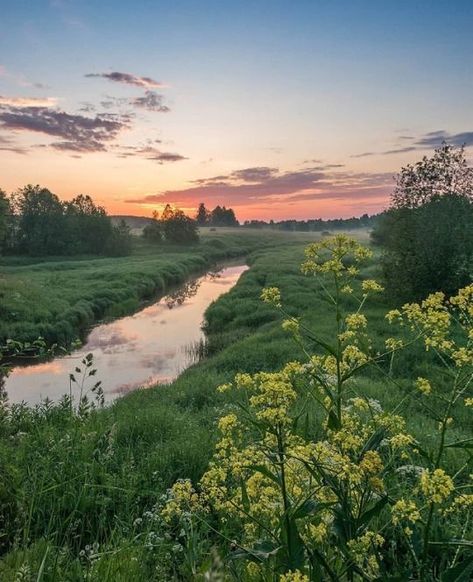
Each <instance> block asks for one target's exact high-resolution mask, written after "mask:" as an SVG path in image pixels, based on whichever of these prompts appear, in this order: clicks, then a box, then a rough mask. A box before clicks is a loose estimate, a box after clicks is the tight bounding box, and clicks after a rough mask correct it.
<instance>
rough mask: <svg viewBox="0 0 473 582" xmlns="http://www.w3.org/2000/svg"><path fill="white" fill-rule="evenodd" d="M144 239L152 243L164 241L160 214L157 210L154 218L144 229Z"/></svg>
mask: <svg viewBox="0 0 473 582" xmlns="http://www.w3.org/2000/svg"><path fill="white" fill-rule="evenodd" d="M143 238H145V239H147V240H149V241H152V242H161V241H162V240H163V227H162V224H161V222H160V221H159V213H158V212H157V211H156V210H155V211H154V212H153V218H152V220H151V222H150V223H149V224H147V225H146V226H145V227H144V229H143Z"/></svg>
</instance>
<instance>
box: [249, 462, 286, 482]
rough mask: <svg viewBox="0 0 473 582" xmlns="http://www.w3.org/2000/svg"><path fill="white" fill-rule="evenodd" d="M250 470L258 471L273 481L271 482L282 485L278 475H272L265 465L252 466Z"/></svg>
mask: <svg viewBox="0 0 473 582" xmlns="http://www.w3.org/2000/svg"><path fill="white" fill-rule="evenodd" d="M249 469H253V470H254V471H258V473H261V474H262V475H264V476H265V477H268V479H271V481H274V483H276V484H277V485H280V484H281V482H280V480H279V477H277V475H275V474H274V473H272V472H271V471H270V470H269V469H268V467H265V466H264V465H250V467H249Z"/></svg>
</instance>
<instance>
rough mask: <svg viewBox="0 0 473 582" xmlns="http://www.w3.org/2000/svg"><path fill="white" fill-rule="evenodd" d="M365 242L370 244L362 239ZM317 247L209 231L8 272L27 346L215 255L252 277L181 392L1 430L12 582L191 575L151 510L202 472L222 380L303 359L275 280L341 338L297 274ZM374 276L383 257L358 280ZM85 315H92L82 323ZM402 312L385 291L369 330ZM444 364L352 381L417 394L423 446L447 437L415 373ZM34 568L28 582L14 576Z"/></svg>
mask: <svg viewBox="0 0 473 582" xmlns="http://www.w3.org/2000/svg"><path fill="white" fill-rule="evenodd" d="M357 236H359V237H360V238H361V239H364V240H366V238H367V234H366V233H364V232H361V233H358V234H357ZM313 238H314V237H313V236H310V235H303V234H281V233H274V232H250V231H244V232H238V233H234V232H233V231H231V232H222V231H218V232H206V233H204V234H203V241H202V243H201V244H200V245H199V246H198V247H195V248H192V249H186V250H185V251H182V250H179V249H176V248H172V249H166V251H165V252H164V251H159V252H156V251H155V249H153V248H151V247H148V246H145V245H142V244H140V245H137V246H136V248H135V251H134V254H133V255H132V256H131V257H128V258H124V259H94V260H90V259H84V260H83V261H81V260H77V261H76V260H75V261H68V262H63V261H60V260H58V261H48V262H44V263H35V264H12V261H10V262H9V263H8V264H7V266H5V265H4V273H5V275H4V278H3V280H2V292H3V294H4V296H9V295H10V294H11V291H12V290H15V291H16V293H17V297H16V299H13V300H11V299H8V301H7V304H6V305H5V306H4V307H2V309H4V310H5V313H7V315H8V314H11V313H13V312H14V313H15V314H17V315H16V316H15V317H16V318H17V319H16V320H15V319H13V317H12V316H11V315H10V316H9V318H8V317H7V320H6V321H7V323H6V324H5V323H2V325H3V328H2V331H1V334H2V336H3V337H6V335H8V334H13V333H18V334H20V336H23V337H30V338H31V337H32V336H33V335H34V334H35V333H37V332H38V331H39V330H42V329H43V327H42V326H43V325H52V321H54V319H55V318H56V317H57V314H59V313H64V312H65V313H66V316H63V317H62V319H61V323H60V326H59V327H60V328H61V332H60V333H56V334H55V333H54V332H53V331H51V339H61V337H63V336H62V335H61V334H64V338H70V337H72V336H73V334H74V333H76V332H77V331H79V330H80V329H81V327H82V326H84V325H88V324H90V323H91V322H92V321H93V320H95V319H96V318H98V317H101V316H103V315H104V314H109V315H118V314H120V313H123V312H125V311H129V310H133V309H135V308H136V307H137V306H138V303H139V301H140V300H141V299H143V298H146V297H149V296H150V295H152V294H153V293H156V292H159V291H163V290H165V289H166V287H167V286H168V285H170V284H172V283H176V282H178V281H181V280H183V279H184V278H185V277H186V276H187V275H188V274H189V273H190V272H194V271H199V270H202V269H205V268H206V267H207V266H208V265H209V264H210V263H211V262H215V261H219V260H222V259H224V258H227V257H232V256H233V257H234V256H242V255H245V256H247V257H248V259H247V260H248V264H249V265H250V267H251V268H250V270H249V271H247V272H246V273H245V274H244V275H243V276H242V277H241V279H240V281H239V282H238V284H237V285H236V286H235V287H234V288H233V289H232V290H231V292H230V293H228V294H226V295H224V296H222V297H221V298H220V299H219V300H218V301H217V302H215V303H214V304H213V305H212V306H211V307H210V309H209V310H208V312H207V315H206V318H207V324H206V331H207V336H208V344H207V348H206V349H207V353H208V354H207V357H206V358H205V359H203V360H202V361H201V362H200V363H198V364H196V365H194V366H193V367H191V368H189V369H188V370H187V371H185V372H184V373H183V374H182V375H181V376H180V377H179V378H178V379H177V380H176V381H175V382H174V383H173V384H171V385H170V386H168V387H165V388H163V387H161V388H155V389H148V390H140V391H137V392H135V393H132V394H130V395H129V396H126V397H124V398H122V399H120V400H119V401H117V402H116V403H115V404H114V405H113V406H111V407H110V408H107V409H104V410H97V411H90V412H89V413H88V414H85V415H83V416H82V417H77V416H71V415H70V413H69V408H68V407H67V405H65V406H62V407H61V406H59V407H50V406H45V407H39V408H37V409H35V410H28V409H26V408H18V409H16V410H15V413H14V414H13V416H12V418H11V419H10V420H9V421H8V422H3V423H2V424H0V427H1V430H2V432H3V434H2V440H1V470H2V481H1V485H0V511H1V513H2V518H3V522H4V523H5V527H4V528H3V529H4V531H3V535H2V537H1V538H0V546H1V547H2V548H3V552H5V555H4V557H3V558H2V560H1V561H0V579H2V580H3V579H4V580H15V579H25V580H29V579H34V580H36V579H38V580H39V579H41V580H48V581H49V580H94V581H95V580H97V581H98V580H114V581H115V580H117V581H127V582H129V581H130V582H133V581H137V582H138V581H142V580H166V579H176V580H177V579H194V578H193V576H192V575H191V574H189V572H192V569H191V568H190V566H188V564H184V565H182V561H181V565H180V566H176V564H178V563H179V562H180V560H178V559H177V558H176V555H175V553H173V551H179V550H175V549H174V550H173V547H171V546H172V544H169V543H167V544H166V543H161V544H159V543H158V542H156V543H155V544H151V545H150V543H149V539H150V538H149V531H147V535H146V536H145V535H144V534H143V533H142V530H140V524H141V521H142V519H143V514H144V513H145V512H146V511H148V512H152V511H153V507H154V506H155V504H156V503H157V502H158V501H159V499H160V497H161V496H162V494H163V493H165V492H166V490H167V489H168V488H169V487H170V486H171V485H172V484H173V483H174V482H175V480H176V479H182V478H190V479H192V480H193V482H197V481H198V480H199V478H200V477H201V476H202V474H203V472H204V471H205V469H206V467H207V465H208V462H209V459H210V457H211V455H212V452H213V447H214V445H215V442H216V439H217V435H216V421H217V419H218V417H219V416H220V415H221V413H222V410H224V409H225V408H226V407H228V406H232V403H233V402H234V398H235V397H234V396H233V395H232V394H231V393H230V394H228V393H224V394H222V393H219V392H217V391H216V388H217V386H218V385H220V384H223V383H226V382H229V381H231V380H232V379H233V377H234V375H235V374H236V373H237V372H240V373H241V372H248V373H255V372H258V371H261V370H275V369H278V368H280V367H281V366H282V365H283V364H284V363H285V362H289V361H292V360H296V359H301V358H303V357H304V356H303V354H301V352H300V348H299V346H298V345H297V343H296V342H295V341H294V340H293V338H292V337H291V336H290V335H289V334H288V333H286V332H285V331H284V330H282V329H281V318H280V316H279V314H278V312H277V311H276V310H275V309H274V308H273V307H271V306H270V305H267V304H264V303H262V302H261V300H260V295H261V291H262V289H263V288H264V287H273V286H278V287H279V288H280V291H281V297H282V299H283V302H284V304H286V305H287V306H288V310H289V313H290V314H291V315H294V316H296V315H297V316H300V317H302V318H303V321H304V323H305V324H306V325H307V326H308V327H310V328H312V329H316V330H317V331H318V333H319V334H320V335H321V336H322V337H324V338H327V339H330V337H332V336H333V334H334V319H333V314H332V313H331V311H330V309H329V306H328V304H327V300H326V299H325V297H324V296H323V294H322V292H321V290H320V288H319V286H318V284H317V282H316V280H315V279H314V278H311V277H305V276H303V275H302V274H301V272H300V266H299V265H300V263H301V261H302V260H303V249H304V246H305V245H306V244H307V242H308V241H309V240H310V239H313ZM378 275H379V273H378V267H377V263H376V255H375V257H374V259H373V260H372V261H371V262H370V263H369V264H368V265H367V266H366V267H365V268H364V269H363V271H362V273H361V274H360V277H373V278H376V277H377V276H378ZM26 282H28V284H27V283H26ZM46 290H47V292H46ZM347 301H348V302H349V301H350V299H347ZM79 307H80V309H81V310H82V309H83V311H84V313H87V317H84V318H82V319H81V317H80V316H79V315H78V312H79ZM391 307H392V306H391V305H390V304H389V301H388V300H387V298H386V297H384V296H383V295H380V296H376V297H375V298H373V299H372V300H370V302H369V305H368V308H367V310H366V315H367V317H368V319H369V322H370V330H371V337H372V338H373V341H374V343H375V345H379V346H380V349H381V346H382V344H383V341H384V339H385V338H386V337H387V336H388V335H392V330H390V329H389V325H388V323H387V322H386V320H385V318H384V314H385V312H386V311H387V310H388V309H389V308H391ZM67 310H70V311H71V313H70V314H69V313H68V311H67ZM2 319H3V318H2ZM24 321H27V322H28V324H25V323H22V322H24ZM63 328H64V329H63ZM66 328H67V329H66ZM432 366H433V363H432V361H431V360H430V359H429V358H428V357H425V354H424V352H423V351H422V350H421V348H420V347H414V348H413V349H411V350H409V352H406V353H401V355H400V356H399V357H398V358H396V360H395V362H394V368H393V370H392V376H393V377H394V379H395V384H396V386H395V387H393V385H392V384H388V383H387V382H386V380H385V377H384V373H385V372H384V371H383V370H381V371H380V372H379V373H376V372H369V373H368V372H367V373H366V374H365V375H364V376H362V377H361V378H358V379H357V380H356V390H357V391H358V392H359V393H361V394H363V395H364V396H366V397H369V398H374V399H376V400H377V401H379V402H380V403H381V405H382V406H383V408H385V409H387V410H392V409H394V408H396V406H397V405H398V403H399V402H400V401H401V400H403V399H405V402H404V405H403V409H404V412H405V413H406V417H407V422H408V427H407V428H408V430H409V431H410V432H411V433H412V434H413V435H414V436H415V437H416V438H417V439H418V440H419V441H420V442H421V443H422V447H424V448H425V449H426V450H429V448H430V447H432V446H433V443H434V441H435V439H436V434H437V428H436V422H434V421H433V420H431V419H429V418H428V417H427V416H426V415H425V413H424V411H423V409H422V407H421V405H420V403H419V399H418V396H417V395H416V394H414V393H413V391H412V385H413V382H414V380H415V378H417V377H418V376H424V375H428V374H430V375H431V374H432ZM452 416H453V413H452ZM455 418H456V419H457V422H456V425H455V427H453V428H452V429H451V434H450V437H449V438H450V439H455V438H458V439H466V438H469V436H470V431H469V425H468V417H467V411H465V409H464V407H461V406H458V410H456V409H455ZM310 422H311V425H310V426H309V427H307V430H308V431H309V433H310V434H314V435H317V434H318V433H319V431H320V426H319V420H318V417H317V414H316V413H315V412H314V415H312V416H311V421H310ZM450 451H451V452H450V453H449V454H448V455H447V466H448V467H449V468H450V469H451V470H452V471H454V470H455V469H456V468H457V467H459V466H460V464H461V463H462V461H463V460H464V455H463V454H462V453H461V452H458V451H456V452H455V450H454V449H450ZM156 536H157V537H159V535H158V533H156ZM195 544H196V545H197V546H198V544H199V541H198V540H195ZM197 546H196V547H195V548H194V550H195V552H196V553H197V554H198V552H199V547H197ZM223 547H226V546H225V543H223ZM22 568H23V570H24V573H25V574H24V575H25V578H15V576H18V572H21V571H22ZM189 568H190V569H189ZM38 572H40V573H41V577H40V576H39V574H38ZM170 572H171V573H173V574H170ZM28 576H29V577H28ZM268 579H269V578H268Z"/></svg>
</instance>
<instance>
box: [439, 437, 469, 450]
mask: <svg viewBox="0 0 473 582" xmlns="http://www.w3.org/2000/svg"><path fill="white" fill-rule="evenodd" d="M445 448H451V449H473V439H464V440H461V441H455V442H453V443H448V444H447V445H445Z"/></svg>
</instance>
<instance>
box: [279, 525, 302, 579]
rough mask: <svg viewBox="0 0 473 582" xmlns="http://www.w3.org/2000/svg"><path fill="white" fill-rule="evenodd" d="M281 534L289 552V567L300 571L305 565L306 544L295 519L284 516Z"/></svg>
mask: <svg viewBox="0 0 473 582" xmlns="http://www.w3.org/2000/svg"><path fill="white" fill-rule="evenodd" d="M281 534H282V539H283V542H284V548H285V549H286V551H287V566H288V567H289V569H290V570H299V569H300V568H301V567H302V566H303V564H304V543H303V542H302V539H301V536H300V535H299V530H298V529H297V525H296V521H295V519H293V518H291V517H288V516H287V515H283V516H282V518H281Z"/></svg>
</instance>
